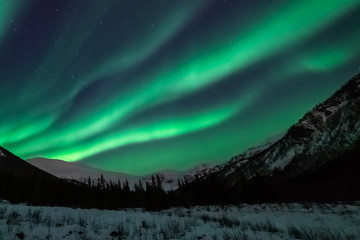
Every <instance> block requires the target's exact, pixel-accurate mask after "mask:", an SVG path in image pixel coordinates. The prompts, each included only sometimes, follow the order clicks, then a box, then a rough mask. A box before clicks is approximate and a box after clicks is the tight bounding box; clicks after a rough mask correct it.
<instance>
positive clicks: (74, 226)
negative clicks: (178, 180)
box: [0, 202, 360, 240]
mask: <svg viewBox="0 0 360 240" xmlns="http://www.w3.org/2000/svg"><path fill="white" fill-rule="evenodd" d="M309 236H311V237H312V238H309ZM0 239H27V240H32V239H34V240H35V239H53V240H56V239H65V240H77V239H87V240H95V239H104V240H106V239H109V240H110V239H149V240H151V239H159V240H160V239H189V240H192V239H194V240H195V239H204V240H205V239H274V240H276V239H360V205H347V204H260V205H238V206H205V207H193V208H171V209H168V210H163V211H160V212H146V211H143V210H142V209H124V210H120V211H110V210H98V209H88V210H84V209H72V208H64V207H33V206H26V205H11V204H9V203H7V202H2V203H0Z"/></svg>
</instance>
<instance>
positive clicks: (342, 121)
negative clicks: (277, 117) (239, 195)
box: [216, 74, 360, 181]
mask: <svg viewBox="0 0 360 240" xmlns="http://www.w3.org/2000/svg"><path fill="white" fill-rule="evenodd" d="M264 124H266V123H264ZM359 143H360V74H359V75H357V76H355V77H354V78H352V79H351V80H350V81H349V82H348V83H347V84H345V85H344V86H343V87H342V88H341V89H340V90H338V91H337V92H336V93H335V94H334V95H333V96H331V97H330V98H329V99H327V100H326V101H324V102H323V103H321V104H319V105H317V106H316V107H315V108H314V109H313V110H312V111H310V112H308V113H307V114H305V116H304V117H303V118H302V119H301V120H299V122H298V123H296V124H295V125H293V126H292V127H291V128H290V129H289V130H288V131H287V133H286V134H285V135H284V136H283V137H281V138H280V139H275V141H274V142H272V143H271V142H270V143H269V144H266V145H263V146H261V147H259V148H255V149H249V150H248V151H246V152H245V153H243V154H240V155H238V156H235V157H233V158H232V159H231V160H230V161H229V162H228V163H226V164H224V165H223V167H222V168H221V169H220V170H219V171H218V172H217V173H216V174H217V175H218V177H219V178H224V179H232V181H236V179H238V177H236V176H238V175H239V174H241V176H242V177H245V178H246V179H247V180H250V179H252V178H253V177H254V176H272V175H273V174H274V172H279V171H283V172H285V173H286V175H287V176H289V177H296V176H298V175H300V174H302V173H304V172H306V171H309V170H311V171H314V170H317V169H319V168H321V167H322V166H323V165H324V164H326V163H328V162H331V161H332V160H334V159H336V158H338V157H340V156H342V155H343V154H344V153H347V152H349V151H352V150H353V149H354V148H360V145H359Z"/></svg>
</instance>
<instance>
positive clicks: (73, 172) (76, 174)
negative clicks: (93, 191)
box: [27, 158, 141, 185]
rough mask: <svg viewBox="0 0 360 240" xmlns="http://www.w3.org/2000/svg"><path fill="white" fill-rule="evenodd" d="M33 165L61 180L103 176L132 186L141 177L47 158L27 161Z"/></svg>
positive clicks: (78, 179) (81, 179)
mask: <svg viewBox="0 0 360 240" xmlns="http://www.w3.org/2000/svg"><path fill="white" fill-rule="evenodd" d="M27 162H28V163H30V164H31V165H33V166H35V167H37V168H39V169H42V170H43V171H45V172H48V173H50V174H52V175H54V176H56V177H59V178H66V179H74V180H77V181H83V180H84V179H85V180H87V179H88V178H89V177H90V178H91V179H94V180H95V179H98V178H100V177H101V175H102V176H103V177H104V179H105V180H106V181H112V182H117V181H118V180H120V181H121V182H125V181H126V180H128V182H129V184H130V185H133V184H134V183H137V182H138V181H139V179H141V177H137V176H132V175H128V174H125V173H119V172H110V171H104V170H100V169H96V168H92V167H88V166H84V165H80V164H76V163H71V162H65V161H62V160H57V159H47V158H32V159H28V160H27Z"/></svg>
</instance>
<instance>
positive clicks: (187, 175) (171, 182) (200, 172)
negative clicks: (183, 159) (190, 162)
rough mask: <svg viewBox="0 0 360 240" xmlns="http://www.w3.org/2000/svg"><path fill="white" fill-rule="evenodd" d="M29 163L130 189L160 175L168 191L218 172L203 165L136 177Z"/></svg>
mask: <svg viewBox="0 0 360 240" xmlns="http://www.w3.org/2000/svg"><path fill="white" fill-rule="evenodd" d="M27 162H28V163H30V164H31V165H33V166H35V167H37V168H39V169H41V170H43V171H45V172H48V173H50V174H52V175H54V176H56V177H59V178H65V179H74V180H77V181H80V182H83V181H84V179H88V178H89V177H90V178H91V179H94V180H96V179H98V178H100V177H101V176H103V177H104V179H105V180H107V181H112V182H118V180H120V181H121V182H125V181H128V182H129V185H130V187H132V186H134V184H135V183H138V182H139V180H141V181H142V182H143V183H145V182H151V176H152V175H158V176H159V177H160V179H161V181H162V184H163V187H164V189H165V190H167V191H169V190H175V189H177V188H178V179H180V180H183V179H186V180H187V181H188V182H191V181H193V180H194V179H195V178H199V177H203V176H205V175H206V174H210V173H213V172H215V171H217V170H218V169H217V168H216V167H214V166H212V165H206V164H202V165H200V166H197V167H195V168H192V169H190V170H188V171H176V170H163V171H159V172H155V173H153V174H150V175H144V176H134V175H129V174H125V173H120V172H111V171H105V170H101V169H97V168H92V167H89V166H85V165H81V164H77V163H70V162H65V161H62V160H57V159H47V158H32V159H28V160H27Z"/></svg>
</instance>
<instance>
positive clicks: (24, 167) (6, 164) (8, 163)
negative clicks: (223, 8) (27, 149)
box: [0, 147, 56, 179]
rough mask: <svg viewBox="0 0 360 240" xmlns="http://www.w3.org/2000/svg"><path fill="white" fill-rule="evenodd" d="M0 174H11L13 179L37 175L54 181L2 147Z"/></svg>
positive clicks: (45, 173) (52, 177)
mask: <svg viewBox="0 0 360 240" xmlns="http://www.w3.org/2000/svg"><path fill="white" fill-rule="evenodd" d="M0 174H1V175H8V174H11V175H12V176H13V177H14V178H26V177H31V176H33V175H38V176H41V177H43V178H48V179H56V177H54V176H52V175H51V174H49V173H47V172H45V171H42V170H40V169H39V168H36V167H34V166H33V165H31V164H29V163H27V162H25V161H24V160H22V159H20V158H18V157H17V156H15V155H14V154H12V153H11V152H9V151H7V150H6V149H4V148H2V147H0Z"/></svg>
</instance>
